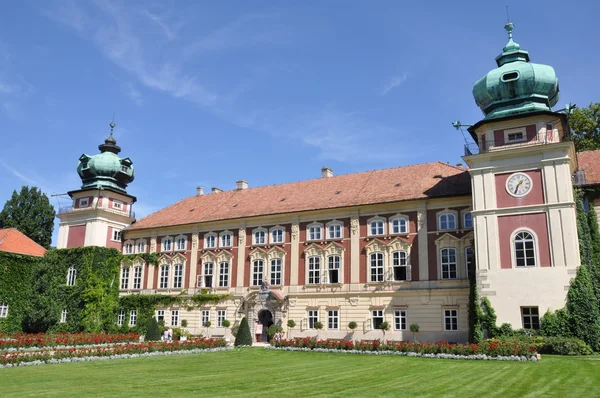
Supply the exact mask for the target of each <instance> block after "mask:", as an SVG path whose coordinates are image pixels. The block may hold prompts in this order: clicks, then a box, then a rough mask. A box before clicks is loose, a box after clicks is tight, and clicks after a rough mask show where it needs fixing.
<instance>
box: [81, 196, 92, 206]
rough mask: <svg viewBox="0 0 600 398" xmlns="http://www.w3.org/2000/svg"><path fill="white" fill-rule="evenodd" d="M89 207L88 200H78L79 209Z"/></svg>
mask: <svg viewBox="0 0 600 398" xmlns="http://www.w3.org/2000/svg"><path fill="white" fill-rule="evenodd" d="M89 205H90V199H89V198H80V199H79V207H88V206H89Z"/></svg>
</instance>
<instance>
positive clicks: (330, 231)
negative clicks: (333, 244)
mask: <svg viewBox="0 0 600 398" xmlns="http://www.w3.org/2000/svg"><path fill="white" fill-rule="evenodd" d="M342 237H343V236H342V223H341V222H332V223H329V224H327V239H341V238H342Z"/></svg>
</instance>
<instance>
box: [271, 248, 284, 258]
mask: <svg viewBox="0 0 600 398" xmlns="http://www.w3.org/2000/svg"><path fill="white" fill-rule="evenodd" d="M283 256H285V250H283V249H282V248H281V247H273V248H272V249H271V250H269V257H271V258H280V257H283Z"/></svg>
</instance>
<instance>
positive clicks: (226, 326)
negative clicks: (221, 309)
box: [222, 319, 231, 328]
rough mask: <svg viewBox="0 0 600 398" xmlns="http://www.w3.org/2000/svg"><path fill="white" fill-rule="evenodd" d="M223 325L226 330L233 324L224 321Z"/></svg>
mask: <svg viewBox="0 0 600 398" xmlns="http://www.w3.org/2000/svg"><path fill="white" fill-rule="evenodd" d="M222 325H223V327H224V328H228V327H229V326H231V322H229V321H228V320H227V319H225V320H223V323H222Z"/></svg>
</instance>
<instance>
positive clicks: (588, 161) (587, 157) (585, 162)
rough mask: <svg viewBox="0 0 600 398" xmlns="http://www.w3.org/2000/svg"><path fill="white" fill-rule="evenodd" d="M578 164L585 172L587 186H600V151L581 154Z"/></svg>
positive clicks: (578, 157) (579, 154)
mask: <svg viewBox="0 0 600 398" xmlns="http://www.w3.org/2000/svg"><path fill="white" fill-rule="evenodd" d="M577 163H578V164H579V170H583V171H585V185H596V184H600V150H596V151H585V152H579V153H578V154H577Z"/></svg>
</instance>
